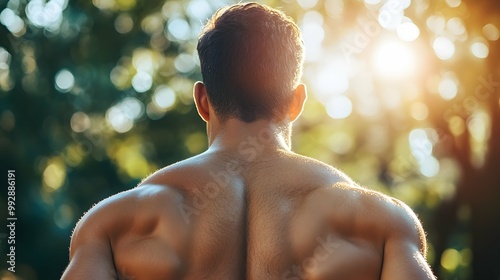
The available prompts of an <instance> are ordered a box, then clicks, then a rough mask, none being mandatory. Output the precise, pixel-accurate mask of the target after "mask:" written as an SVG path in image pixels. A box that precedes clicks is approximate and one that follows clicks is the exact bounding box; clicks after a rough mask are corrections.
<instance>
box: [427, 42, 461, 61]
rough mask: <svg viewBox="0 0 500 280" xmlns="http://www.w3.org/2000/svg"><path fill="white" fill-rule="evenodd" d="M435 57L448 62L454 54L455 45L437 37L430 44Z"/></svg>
mask: <svg viewBox="0 0 500 280" xmlns="http://www.w3.org/2000/svg"><path fill="white" fill-rule="evenodd" d="M432 48H433V49H434V52H435V53H436V56H437V57H438V58H440V59H442V60H448V59H450V58H452V57H453V55H454V54H455V44H454V43H453V42H452V41H451V40H450V39H448V38H446V37H437V38H436V39H434V42H433V43H432Z"/></svg>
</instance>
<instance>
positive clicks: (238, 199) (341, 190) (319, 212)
mask: <svg viewBox="0 0 500 280" xmlns="http://www.w3.org/2000/svg"><path fill="white" fill-rule="evenodd" d="M249 158H250V157H248V156H247V157H241V156H239V157H234V156H231V155H229V154H224V153H205V154H202V155H200V156H197V157H194V158H191V159H188V160H186V161H183V162H180V163H178V164H175V165H172V166H170V167H167V168H165V169H163V170H161V171H159V172H157V173H155V174H154V175H152V176H150V177H149V178H148V179H146V180H145V181H144V182H143V183H142V184H141V185H140V186H139V187H137V188H135V189H133V190H131V191H128V192H124V193H121V194H119V195H117V196H115V197H112V198H110V199H108V200H106V201H104V202H101V203H100V205H98V206H97V207H95V208H94V209H92V210H91V211H89V213H87V215H86V217H84V218H83V219H82V221H80V223H79V227H80V228H84V227H95V229H92V230H86V231H84V230H81V231H83V232H93V233H92V234H93V235H94V238H95V235H101V236H103V239H108V240H107V241H109V247H108V250H109V251H111V252H110V256H111V261H110V264H109V268H108V272H106V273H105V275H106V276H103V277H102V278H95V279H134V280H141V279H149V280H154V279H288V280H292V279H380V278H381V277H382V276H383V273H385V272H384V271H383V270H384V258H387V256H384V247H387V244H386V243H387V242H386V241H387V239H388V234H387V229H389V228H391V225H390V224H386V223H391V222H392V221H391V219H392V218H391V217H390V216H391V215H392V214H391V211H396V212H401V208H400V206H399V205H398V204H397V203H396V202H394V201H393V200H391V199H389V198H387V197H385V196H383V195H380V194H377V193H374V192H370V191H368V190H365V189H362V188H359V187H356V186H355V184H354V183H353V182H352V181H351V180H350V179H349V178H348V177H346V176H345V175H343V174H342V173H340V172H338V171H336V170H335V169H333V168H331V167H329V166H327V165H324V164H322V163H320V162H317V161H315V160H312V159H309V158H306V157H302V156H299V155H296V154H293V153H290V152H284V151H277V152H274V153H271V154H265V153H264V154H263V155H261V156H259V157H258V158H257V157H256V158H254V159H252V160H249ZM391 208H394V209H395V210H393V209H391ZM402 212H404V211H402ZM397 215H398V214H397V213H396V216H397ZM392 216H393V215H392ZM403 216H404V214H403ZM406 216H407V215H406ZM397 218H398V217H396V219H397ZM410 220H411V217H410ZM412 222H413V221H410V226H411V223H412ZM86 224H93V225H92V226H86ZM411 230H413V231H415V237H414V241H415V242H414V243H415V244H416V245H415V250H414V251H415V252H413V253H415V254H417V253H419V252H422V251H423V249H422V247H421V244H418V243H419V242H421V240H419V238H421V236H419V232H418V230H421V229H418V228H416V229H415V228H414V229H411ZM411 230H410V231H411ZM78 234H80V233H79V231H78V227H77V230H76V233H75V236H74V237H73V242H72V243H73V244H72V248H73V247H77V248H78V245H79V244H78V243H84V242H85V240H86V237H85V236H86V235H87V234H85V233H83V234H81V235H82V236H81V237H79V236H78ZM410 235H411V233H410ZM409 238H410V239H412V238H413V237H409ZM74 243H76V245H75V244H74ZM104 243H106V242H104ZM75 252H77V251H75ZM75 252H72V257H74V256H75V254H76V255H77V254H78V253H75ZM386 254H387V253H386ZM409 257H412V256H411V255H410V256H409ZM72 262H73V261H72ZM423 262H424V263H425V260H424V261H423ZM70 268H71V264H70ZM70 268H69V269H68V271H71V269H70ZM421 272H422V273H421V275H426V274H427V276H428V277H431V276H430V275H429V271H428V268H425V267H424V268H423V269H422V271H421ZM75 273H76V272H75ZM67 274H68V275H70V273H69V272H67ZM65 275H66V274H65ZM75 275H76V274H75ZM103 275H104V274H103ZM66 276H67V275H66ZM67 279H73V278H71V277H68V278H67ZM74 279H76V278H74ZM391 279H397V278H394V277H391ZM402 279H413V278H402ZM414 279H432V278H414Z"/></svg>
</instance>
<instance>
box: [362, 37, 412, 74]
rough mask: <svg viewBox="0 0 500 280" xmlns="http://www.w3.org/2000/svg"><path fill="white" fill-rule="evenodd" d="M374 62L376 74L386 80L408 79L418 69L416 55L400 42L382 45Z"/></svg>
mask: <svg viewBox="0 0 500 280" xmlns="http://www.w3.org/2000/svg"><path fill="white" fill-rule="evenodd" d="M372 62H373V67H374V70H375V71H376V74H377V75H379V76H381V77H384V78H391V79H392V78H394V79H400V78H407V77H409V76H411V75H412V74H414V72H415V69H416V67H415V64H416V58H415V53H414V52H413V50H412V49H411V48H410V47H408V45H406V44H404V43H402V42H398V41H385V42H382V43H380V44H379V45H378V46H377V47H376V49H375V51H374V53H373V59H372Z"/></svg>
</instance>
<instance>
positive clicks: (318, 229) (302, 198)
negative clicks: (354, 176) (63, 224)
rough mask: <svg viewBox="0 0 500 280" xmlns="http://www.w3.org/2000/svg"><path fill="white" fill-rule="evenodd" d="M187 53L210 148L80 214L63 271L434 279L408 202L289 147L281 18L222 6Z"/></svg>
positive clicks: (299, 101) (297, 49) (293, 103)
mask: <svg viewBox="0 0 500 280" xmlns="http://www.w3.org/2000/svg"><path fill="white" fill-rule="evenodd" d="M198 53H199V57H200V62H201V71H202V75H203V81H204V83H201V82H198V83H196V84H195V85H194V100H195V103H196V108H197V110H198V113H199V115H200V116H201V118H202V119H203V120H204V121H205V122H206V123H207V134H208V139H209V148H208V150H207V151H206V152H204V153H202V154H200V155H198V156H195V157H192V158H189V159H187V160H184V161H181V162H178V163H176V164H173V165H171V166H168V167H166V168H164V169H162V170H159V171H158V172H156V173H154V174H153V175H151V176H150V177H148V178H147V179H145V180H144V181H143V182H142V183H141V184H140V185H139V186H138V187H137V188H134V189H132V190H129V191H125V192H122V193H119V194H117V195H114V196H112V197H110V198H108V199H105V200H104V201H102V202H100V203H99V204H97V205H96V206H95V207H93V208H92V209H91V210H90V211H89V212H88V213H86V214H85V216H84V217H83V218H82V219H81V220H80V221H79V223H78V225H77V226H76V228H75V231H74V233H73V237H72V241H71V249H70V260H71V261H70V264H69V266H68V268H67V270H66V271H65V273H64V275H63V277H62V278H63V279H95V280H100V279H135V280H142V279H146V280H155V279H163V280H167V279H226V280H235V279H252V280H261V279H288V280H292V279H294V280H296V279H357V280H360V279H367V280H368V279H384V280H395V279H405V280H412V279H434V277H433V275H432V272H431V271H430V268H429V266H428V264H427V263H426V260H425V257H424V256H425V253H426V243H425V235H424V231H423V229H422V227H421V225H420V222H419V221H418V219H417V217H416V216H415V214H414V213H413V212H412V210H410V209H409V208H408V207H407V206H406V205H405V204H403V203H402V202H400V201H397V200H395V199H392V198H390V197H387V196H385V195H382V194H379V193H376V192H373V191H370V190H368V189H364V188H361V187H359V186H357V185H356V184H355V183H354V182H353V181H352V180H351V179H349V178H348V177H347V176H346V175H344V174H342V173H341V172H339V171H338V170H336V169H334V168H332V167H330V166H328V165H326V164H324V163H321V162H318V161H316V160H314V159H310V158H307V157H304V156H301V155H298V154H295V153H293V152H292V151H291V149H290V145H291V143H290V134H291V123H292V122H293V121H295V120H296V119H297V117H298V116H299V115H300V113H301V111H302V107H303V104H304V101H305V99H306V88H305V86H304V85H303V84H300V83H299V80H300V77H301V75H302V63H303V44H302V41H301V37H300V32H299V29H298V28H297V26H296V25H295V24H294V23H293V21H292V20H291V19H289V18H287V17H286V16H285V15H284V14H283V13H281V12H279V11H277V10H274V9H271V8H269V7H267V6H264V5H260V4H256V3H246V4H237V5H233V6H231V7H228V8H225V9H222V10H220V11H218V12H217V13H216V14H215V15H214V16H213V18H212V19H211V20H210V21H209V22H208V24H207V25H206V27H205V29H204V31H203V33H202V34H201V36H200V38H199V42H198Z"/></svg>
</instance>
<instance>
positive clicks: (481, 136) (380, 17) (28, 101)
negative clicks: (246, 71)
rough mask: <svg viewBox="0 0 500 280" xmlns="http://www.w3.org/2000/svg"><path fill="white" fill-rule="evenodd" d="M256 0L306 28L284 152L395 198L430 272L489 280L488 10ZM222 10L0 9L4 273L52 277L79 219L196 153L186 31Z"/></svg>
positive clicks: (499, 126)
mask: <svg viewBox="0 0 500 280" xmlns="http://www.w3.org/2000/svg"><path fill="white" fill-rule="evenodd" d="M259 2H261V3H264V4H268V5H270V6H273V7H280V8H281V9H282V10H284V11H285V13H287V14H288V15H290V16H291V17H293V18H294V19H295V20H296V21H297V23H298V24H299V26H300V27H301V29H302V30H303V33H304V41H305V44H306V50H307V57H306V63H305V68H304V82H305V83H306V84H307V85H308V87H309V100H308V103H307V105H306V108H305V111H304V114H303V117H302V118H301V119H300V120H299V121H297V123H295V125H294V150H296V151H297V152H299V153H302V154H305V155H308V156H312V157H314V158H317V159H320V160H323V161H325V162H327V163H330V164H332V165H334V166H336V167H338V168H340V169H342V170H343V171H345V172H346V173H347V174H349V175H350V176H352V177H353V178H354V179H355V180H356V181H358V182H359V183H360V184H362V185H365V186H367V187H369V188H373V189H376V190H379V191H382V192H384V193H387V194H390V195H393V196H395V197H397V198H400V199H402V200H403V201H405V202H406V203H408V204H409V205H410V206H411V207H412V208H413V209H414V210H415V211H416V212H417V213H418V215H419V217H420V218H421V219H422V221H423V223H424V227H425V228H426V230H427V231H428V237H429V240H430V248H429V249H430V250H429V252H430V253H429V256H428V258H429V262H430V263H431V264H432V265H433V269H434V271H435V272H436V274H437V275H438V276H439V277H440V279H498V278H499V277H500V274H499V272H498V270H497V269H496V267H495V264H498V263H499V262H500V238H499V236H500V229H499V227H500V225H499V223H498V217H499V215H500V206H499V204H500V203H498V202H499V198H500V172H498V171H499V169H498V166H500V145H498V143H500V99H499V92H500V90H499V89H500V85H499V83H498V82H499V81H500V70H499V68H498V65H497V62H498V61H499V54H498V51H499V50H500V49H499V40H498V39H499V37H500V32H499V27H500V14H499V12H500V4H498V2H497V1H494V0H489V1H487V0H481V1H472V0H470V1H465V0H464V1H460V0H446V1H445V0H438V1H430V0H414V1H410V0H397V1H396V0H392V1H380V0H365V1H347V0H345V1H344V0H297V1H295V0H282V1H278V0H274V1H273V0H269V1H259ZM231 3H233V2H231V1H229V0H228V1H221V0H217V1H208V0H191V1H187V0H186V1H175V0H155V1H138V0H93V1H83V0H75V1H68V0H50V1H45V0H32V1H26V0H9V1H7V2H5V1H4V2H3V3H2V4H0V13H1V14H0V23H1V25H0V155H1V157H0V167H1V172H2V174H6V170H8V169H15V170H16V175H17V190H16V197H17V207H16V215H17V217H18V219H19V220H18V223H17V227H16V234H17V240H16V257H17V258H16V260H17V267H16V273H15V274H11V273H9V272H7V271H6V270H5V269H6V266H5V263H6V255H5V254H4V253H3V252H6V250H7V247H6V243H5V242H4V240H5V239H1V240H0V246H1V248H2V256H0V260H1V262H2V263H3V264H4V265H2V266H1V267H0V269H2V272H0V273H1V274H0V279H26V280H33V279H57V278H59V277H60V275H61V273H62V271H63V270H64V268H65V266H66V265H67V263H68V247H69V240H70V235H71V230H72V228H73V227H74V225H75V223H76V222H77V221H78V219H79V217H80V216H81V215H82V214H83V213H84V212H85V211H86V210H87V209H89V208H90V207H91V206H92V205H93V204H94V203H96V202H98V201H99V200H101V199H104V198H105V197H107V196H109V195H112V194H114V193H117V192H119V191H122V190H126V189H129V188H132V187H134V186H135V185H136V184H137V183H138V182H139V181H140V180H141V179H142V178H144V177H145V176H147V175H148V174H150V173H151V172H153V171H155V170H156V169H158V168H161V167H162V166H165V165H168V164H171V163H173V162H176V161H179V160H182V159H184V158H186V157H188V156H191V155H194V154H197V153H199V152H201V151H203V150H204V149H205V148H206V136H205V132H204V129H205V128H204V124H203V122H202V121H201V120H200V119H199V117H198V116H197V114H196V111H195V110H194V105H193V101H192V98H191V92H192V85H193V82H194V81H196V80H201V75H200V72H199V65H198V64H199V62H198V58H197V55H196V52H195V50H196V38H197V35H198V33H199V31H200V28H201V26H202V24H203V22H204V21H205V20H206V19H207V18H208V17H209V16H210V15H211V14H213V12H214V11H215V10H216V9H218V8H219V7H221V6H224V5H226V4H231ZM5 176H6V175H5ZM5 178H6V177H5ZM0 196H1V200H0V208H1V209H2V210H1V213H2V214H1V216H0V219H1V220H3V221H5V220H6V215H7V213H6V212H5V211H4V210H3V209H6V198H5V197H6V191H5V192H2V193H1V194H0ZM2 232H3V231H0V233H2Z"/></svg>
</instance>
